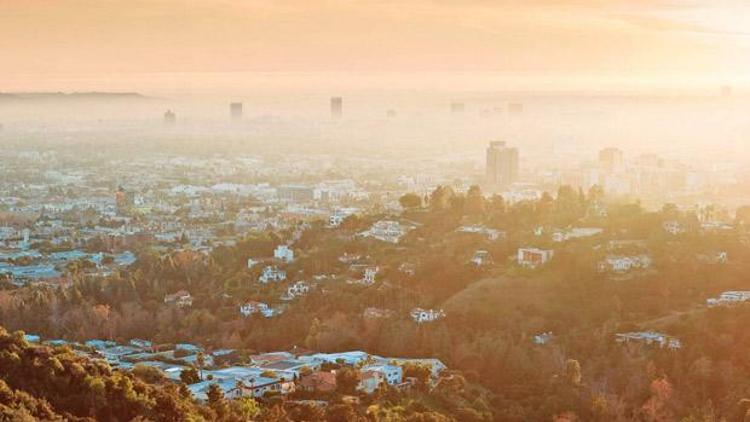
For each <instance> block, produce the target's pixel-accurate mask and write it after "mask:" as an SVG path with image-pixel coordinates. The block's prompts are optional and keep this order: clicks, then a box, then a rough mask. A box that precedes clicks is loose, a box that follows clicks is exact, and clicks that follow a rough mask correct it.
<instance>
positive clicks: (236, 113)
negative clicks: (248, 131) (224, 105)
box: [229, 103, 242, 120]
mask: <svg viewBox="0 0 750 422" xmlns="http://www.w3.org/2000/svg"><path fill="white" fill-rule="evenodd" d="M229 115H230V116H231V117H232V120H240V119H242V103H230V104H229Z"/></svg>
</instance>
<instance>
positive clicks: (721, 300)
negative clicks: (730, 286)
mask: <svg viewBox="0 0 750 422" xmlns="http://www.w3.org/2000/svg"><path fill="white" fill-rule="evenodd" d="M748 300H750V290H730V291H728V292H724V293H722V294H720V295H719V297H717V298H710V299H707V300H706V304H707V305H708V306H718V305H732V304H736V303H740V302H745V301H748Z"/></svg>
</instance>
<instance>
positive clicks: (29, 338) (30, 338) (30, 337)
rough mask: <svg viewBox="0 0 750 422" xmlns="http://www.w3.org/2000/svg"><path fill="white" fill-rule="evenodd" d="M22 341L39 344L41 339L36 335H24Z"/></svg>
mask: <svg viewBox="0 0 750 422" xmlns="http://www.w3.org/2000/svg"><path fill="white" fill-rule="evenodd" d="M23 339H24V340H26V341H28V342H29V343H39V341H41V339H42V338H41V337H39V336H38V335H36V334H24V335H23Z"/></svg>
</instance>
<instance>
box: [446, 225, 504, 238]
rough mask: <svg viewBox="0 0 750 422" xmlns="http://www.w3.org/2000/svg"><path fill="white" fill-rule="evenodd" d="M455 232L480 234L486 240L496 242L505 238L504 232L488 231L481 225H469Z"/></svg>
mask: <svg viewBox="0 0 750 422" xmlns="http://www.w3.org/2000/svg"><path fill="white" fill-rule="evenodd" d="M456 231H458V232H460V233H476V234H481V235H482V236H484V237H486V238H487V240H490V241H493V242H494V241H496V240H498V239H500V238H504V237H505V232H503V231H500V230H496V229H489V228H487V227H485V226H482V225H471V226H461V227H459V228H458V229H456Z"/></svg>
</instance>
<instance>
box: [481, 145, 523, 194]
mask: <svg viewBox="0 0 750 422" xmlns="http://www.w3.org/2000/svg"><path fill="white" fill-rule="evenodd" d="M517 180H518V149H517V148H510V147H508V146H507V145H506V144H505V142H503V141H493V142H490V146H488V147H487V183H488V184H490V185H492V186H495V187H506V186H509V185H511V184H512V183H514V182H516V181H517Z"/></svg>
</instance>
